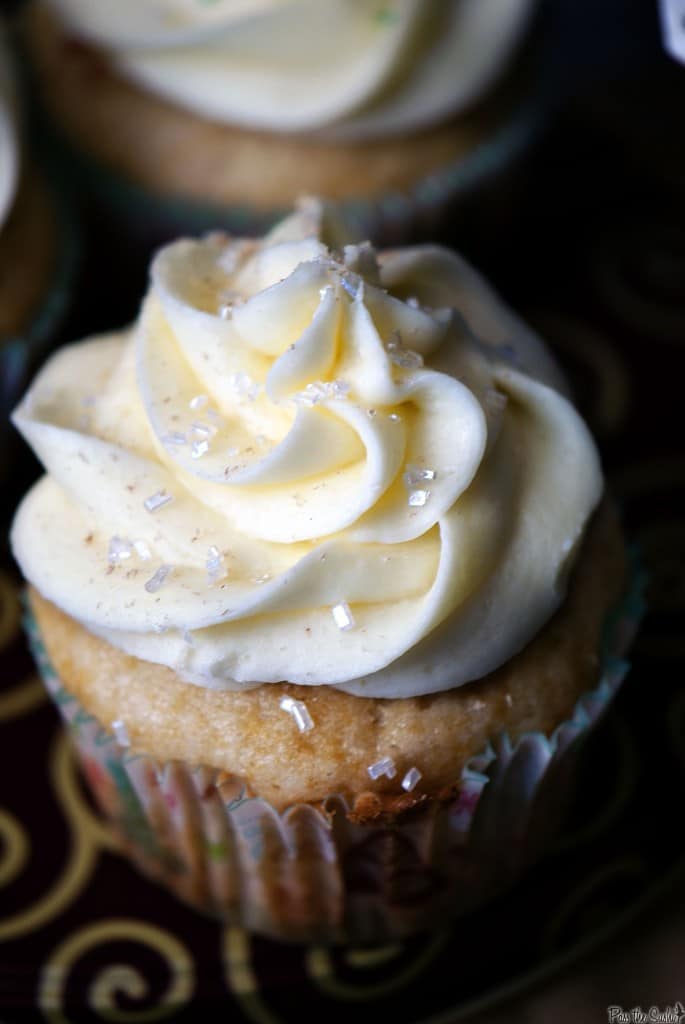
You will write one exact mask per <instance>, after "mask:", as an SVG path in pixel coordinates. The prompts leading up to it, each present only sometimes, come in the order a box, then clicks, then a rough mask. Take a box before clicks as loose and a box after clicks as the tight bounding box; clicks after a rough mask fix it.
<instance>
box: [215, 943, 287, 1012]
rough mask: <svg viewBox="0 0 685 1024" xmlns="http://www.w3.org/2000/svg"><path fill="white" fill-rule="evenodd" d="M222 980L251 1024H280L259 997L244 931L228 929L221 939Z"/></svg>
mask: <svg viewBox="0 0 685 1024" xmlns="http://www.w3.org/2000/svg"><path fill="white" fill-rule="evenodd" d="M222 948H223V962H224V969H225V971H226V980H227V982H228V985H229V987H230V989H231V993H232V995H233V996H234V997H235V998H236V1000H238V1002H239V1003H240V1005H241V1007H242V1009H243V1011H244V1013H245V1016H246V1017H247V1018H248V1019H249V1020H251V1021H254V1022H255V1024H282V1020H281V1018H280V1017H278V1016H277V1015H276V1014H275V1013H273V1011H272V1010H270V1009H269V1007H268V1006H267V1005H266V1003H265V1002H264V1001H263V999H262V997H261V996H260V994H259V981H258V979H257V975H256V974H255V972H254V970H253V967H252V946H251V939H250V936H249V934H248V932H246V931H245V930H244V929H242V928H235V927H228V928H225V929H224V932H223V937H222Z"/></svg>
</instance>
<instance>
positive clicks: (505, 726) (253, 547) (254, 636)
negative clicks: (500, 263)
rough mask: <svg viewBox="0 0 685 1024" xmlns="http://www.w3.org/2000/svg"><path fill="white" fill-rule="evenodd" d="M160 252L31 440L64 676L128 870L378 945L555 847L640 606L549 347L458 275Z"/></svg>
mask: <svg viewBox="0 0 685 1024" xmlns="http://www.w3.org/2000/svg"><path fill="white" fill-rule="evenodd" d="M324 220H325V219H324V218H323V216H322V213H321V208H320V206H318V204H316V203H309V204H307V205H305V206H304V207H303V208H302V209H301V210H300V211H299V212H298V213H296V214H295V215H293V216H292V217H290V218H289V219H287V220H286V221H284V222H283V223H282V224H281V225H279V226H277V227H276V228H275V229H274V230H273V231H272V232H271V233H270V234H269V235H267V236H266V238H265V239H264V240H261V241H254V240H247V239H235V238H232V237H229V236H227V235H224V234H219V233H216V234H213V235H211V236H208V237H206V238H204V239H201V240H199V241H195V240H182V241H178V242H175V243H173V244H172V245H170V246H168V247H166V248H164V249H162V250H161V251H160V252H159V254H158V255H157V257H156V259H155V260H154V262H153V264H152V269H151V278H150V287H149V291H148V294H147V296H146V298H145V300H144V302H143V304H142V309H141V313H140V316H139V318H138V320H137V322H136V323H135V325H134V326H133V327H132V328H131V329H129V330H126V331H124V332H119V333H113V334H110V335H107V336H105V337H99V338H95V339H93V340H89V341H85V342H81V343H80V344H78V345H75V346H72V347H70V348H66V349H63V350H62V351H60V352H59V353H57V354H56V355H55V356H53V358H52V359H51V361H50V362H49V363H48V364H47V365H46V367H45V368H44V369H43V371H42V372H41V373H40V375H39V376H38V378H37V380H36V381H35V383H34V385H33V387H32V388H31V390H30V391H29V393H28V395H27V396H26V398H25V399H24V401H23V402H22V404H21V405H20V406H19V408H18V409H17V410H16V413H15V415H14V422H15V424H16V426H17V428H18V429H19V430H20V431H21V433H22V434H23V436H24V437H25V438H26V440H27V441H28V442H29V444H30V445H31V447H32V448H33V450H34V451H35V452H36V454H37V455H38V457H39V458H40V459H41V461H42V462H43V464H44V466H45V469H46V475H45V476H44V477H43V478H42V479H41V480H40V481H39V482H38V483H37V484H36V485H35V487H34V488H33V490H32V491H31V492H30V493H29V494H28V496H27V497H26V498H25V500H24V502H23V503H22V505H21V507H20V509H19V511H18V513H17V516H16V519H15V522H14V526H13V530H12V545H13V550H14V553H15V556H16V558H17V560H18V562H19V564H20V566H21V568H22V570H23V573H24V575H25V577H26V579H27V580H28V581H29V583H30V591H29V593H30V599H29V606H30V616H29V624H30V629H31V633H32V636H33V640H34V646H35V649H36V652H37V655H38V660H39V663H40V665H41V668H42V670H43V675H44V678H45V680H46V683H47V685H48V687H49V689H50V691H51V692H52V694H53V696H54V697H55V700H56V702H57V704H58V705H59V707H60V710H61V711H62V712H63V714H64V715H65V717H66V719H67V721H68V722H70V724H71V725H72V727H73V731H74V739H75V743H76V747H77V749H78V752H79V754H80V757H81V759H82V761H83V764H84V766H85V768H86V774H87V775H88V778H89V779H91V780H93V783H94V786H95V789H96V793H97V796H98V798H99V800H100V802H101V804H102V806H103V808H104V809H105V811H106V812H107V814H108V815H109V817H110V819H111V820H112V822H113V824H114V826H115V828H116V830H117V832H118V833H119V835H120V836H121V839H122V843H123V845H124V847H125V848H126V849H127V850H128V851H129V852H130V854H131V855H132V856H133V857H134V858H135V860H136V861H137V862H138V863H139V864H140V865H141V866H142V867H143V869H144V870H145V871H147V872H148V873H149V874H150V875H152V876H153V877H155V878H157V879H159V880H161V881H163V882H165V883H166V884H167V885H168V886H169V887H170V888H171V889H172V890H173V891H174V892H176V893H177V894H178V895H180V896H181V897H183V898H184V899H186V900H188V901H190V902H192V903H193V904H195V905H197V906H199V907H201V908H203V909H205V910H207V911H209V912H210V913H213V914H216V915H218V916H220V917H222V918H223V919H225V920H228V921H230V922H234V923H239V924H241V925H244V926H245V927H248V928H250V929H253V930H256V931H258V932H263V933H266V934H270V935H274V936H278V937H281V938H285V939H291V940H292V939H297V940H300V939H302V940H303V939H318V940H322V941H342V940H346V939H353V940H355V941H378V940H381V939H387V938H390V937H395V936H399V935H404V934H407V933H409V932H412V931H415V930H417V929H420V928H424V927H428V926H430V925H431V924H434V923H435V922H436V921H439V920H442V919H443V918H444V917H445V916H446V915H449V914H456V913H460V912H464V911H466V910H468V909H470V908H471V907H473V906H474V905H476V904H477V903H478V902H480V901H482V900H484V899H486V898H488V897H489V896H491V895H492V894H493V893H494V892H496V891H498V890H499V889H500V888H501V887H502V886H504V885H506V884H508V883H510V882H511V880H512V879H513V878H515V877H516V875H517V874H518V873H520V871H521V870H522V869H523V867H524V866H525V865H526V864H528V863H530V861H531V860H532V859H533V858H534V857H535V856H536V855H537V854H538V853H539V850H540V849H541V847H542V846H543V844H544V843H545V842H546V841H547V837H548V834H549V830H550V826H551V823H552V820H553V819H554V818H555V816H557V815H558V813H559V808H560V806H561V803H562V796H563V794H564V793H565V792H566V790H567V789H568V784H569V780H570V779H571V777H572V774H573V772H572V767H573V764H574V763H575V756H574V755H575V752H576V751H577V749H578V746H579V744H580V741H581V740H582V738H583V737H584V736H585V735H586V734H587V733H588V731H589V729H590V727H591V726H592V724H593V723H594V722H595V721H596V719H597V718H598V717H599V716H600V714H601V713H602V711H603V709H604V708H605V707H606V704H607V702H608V701H609V699H610V698H611V696H612V695H613V693H614V692H615V690H616V689H617V687H618V685H619V683H620V680H621V678H622V676H623V673H624V671H625V667H626V666H625V663H624V662H623V661H622V660H621V656H622V654H623V651H624V649H625V645H626V643H627V639H628V637H629V635H630V632H631V629H632V626H633V625H634V620H635V617H636V609H637V605H636V603H635V600H634V594H633V592H632V590H631V585H630V572H629V569H628V567H627V560H626V556H625V551H624V545H623V541H622V538H621V533H620V530H619V528H618V526H617V523H616V518H615V515H614V514H613V512H612V509H611V506H610V504H609V502H608V501H607V499H606V497H605V496H604V489H603V481H602V474H601V470H600V463H599V459H598V455H597V452H596V449H595V447H594V444H593V441H592V439H591V437H590V435H589V433H588V430H587V428H586V426H585V425H584V423H583V421H582V420H581V419H580V417H579V415H578V413H577V412H576V411H575V409H574V407H573V405H572V404H571V402H570V401H569V399H568V397H567V395H566V392H565V383H564V379H563V377H562V375H561V373H560V371H559V369H558V367H557V366H556V365H555V363H554V361H553V360H552V358H551V357H550V355H549V354H548V352H547V351H546V349H545V348H544V346H543V344H542V343H541V342H540V340H539V339H538V338H537V337H536V336H535V335H534V334H532V333H531V332H530V331H529V330H528V329H527V328H526V327H525V326H524V325H523V324H522V323H521V322H520V321H519V320H518V319H517V318H516V316H515V315H514V314H513V313H512V312H510V311H509V310H507V309H506V308H505V307H504V306H503V305H502V304H501V302H500V301H499V300H498V298H497V297H496V296H495V295H494V293H493V292H492V291H491V290H490V289H489V287H488V286H487V285H486V284H485V282H484V281H483V280H482V279H481V278H480V277H479V276H478V274H477V273H476V272H475V271H474V270H472V269H471V268H470V267H469V266H468V265H467V264H466V263H465V262H464V261H462V260H461V259H460V258H459V257H458V256H457V255H455V254H454V253H452V252H449V251H448V250H445V249H441V248H438V247H427V246H426V247H418V248H407V249H397V250H389V251H386V252H380V253H376V251H375V250H374V249H373V248H372V247H371V246H370V245H369V244H362V245H347V246H345V247H344V248H343V249H342V251H338V250H335V249H331V248H330V247H329V246H328V245H327V244H326V236H325V223H324Z"/></svg>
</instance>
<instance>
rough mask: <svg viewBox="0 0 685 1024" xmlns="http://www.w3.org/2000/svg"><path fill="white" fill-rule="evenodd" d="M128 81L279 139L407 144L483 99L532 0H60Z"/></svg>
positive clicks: (517, 37) (67, 18) (516, 37)
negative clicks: (387, 138)
mask: <svg viewBox="0 0 685 1024" xmlns="http://www.w3.org/2000/svg"><path fill="white" fill-rule="evenodd" d="M50 2H51V3H52V4H53V5H54V6H56V7H57V8H58V9H59V11H60V13H61V15H62V17H63V18H64V19H65V21H66V22H67V24H68V25H70V26H71V27H72V28H73V30H74V31H75V32H77V33H79V34H80V35H82V36H83V37H85V38H87V39H89V40H91V41H92V42H95V43H97V44H98V45H100V46H102V47H104V48H105V49H106V50H108V51H109V52H111V53H112V55H113V57H114V59H115V61H116V64H117V66H118V67H119V69H120V70H121V71H122V72H123V73H124V74H125V75H127V76H128V77H130V78H132V79H134V80H136V81H137V82H139V83H141V84H142V85H144V86H145V87H146V88H149V89H150V90H152V91H153V92H156V93H158V94H160V95H161V96H164V97H166V98H168V99H171V100H172V101H174V102H176V103H178V104H180V105H181V106H183V107H186V108H188V109H189V110H192V111H194V112H196V113H198V114H200V115H201V116H203V117H208V118H210V119H214V120H217V121H221V122H228V123H234V124H239V125H243V126H247V127H252V128H263V129H267V130H269V131H284V132H288V131H310V130H320V129H331V128H332V127H334V128H335V134H336V135H340V136H352V137H361V136H373V137H377V136H379V135H382V134H392V133H402V132H406V131H411V130H414V129H416V128H420V127H422V126H425V125H426V124H430V123H434V122H436V121H438V120H440V119H443V118H445V117H447V116H449V115H451V114H453V113H457V112H459V111H461V110H463V109H465V108H466V107H467V106H468V105H469V104H471V103H472V102H474V101H475V100H476V99H478V98H479V97H480V96H481V95H482V93H483V92H484V91H485V90H486V89H487V88H488V87H489V86H490V85H491V84H492V82H493V81H494V79H495V78H496V77H497V76H498V75H499V74H500V73H501V71H502V69H503V68H504V67H505V66H506V64H507V63H508V61H509V60H510V58H511V56H512V54H513V52H514V50H515V49H516V47H517V45H518V43H519V41H520V38H521V36H522V34H523V32H524V30H525V28H526V26H527V24H528V21H529V19H530V15H531V12H532V9H533V7H534V6H535V0H383V2H381V0H326V2H325V3H322V2H321V0H242V2H237V0H214V2H212V3H204V4H203V3H197V0H164V2H160V0H117V2H116V3H112V2H111V0H50Z"/></svg>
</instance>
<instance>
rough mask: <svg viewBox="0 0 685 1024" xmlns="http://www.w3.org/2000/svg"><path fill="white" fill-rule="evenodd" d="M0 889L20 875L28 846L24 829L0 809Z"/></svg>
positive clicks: (11, 816)
mask: <svg viewBox="0 0 685 1024" xmlns="http://www.w3.org/2000/svg"><path fill="white" fill-rule="evenodd" d="M0 838H2V847H3V850H2V857H0V888H1V887H2V886H4V885H9V883H10V882H12V881H14V879H15V878H16V877H17V875H18V874H20V873H21V871H22V869H23V867H24V865H25V864H26V861H27V860H28V855H29V850H30V844H29V841H28V838H27V836H26V832H25V831H24V828H23V827H22V825H21V824H20V822H18V821H17V819H16V818H15V817H14V816H13V815H12V814H10V813H9V811H6V810H4V808H2V807H0Z"/></svg>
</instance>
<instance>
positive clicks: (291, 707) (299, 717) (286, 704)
mask: <svg viewBox="0 0 685 1024" xmlns="http://www.w3.org/2000/svg"><path fill="white" fill-rule="evenodd" d="M280 707H281V710H283V711H287V712H288V714H289V715H292V716H293V718H294V719H295V724H296V725H297V728H298V729H299V730H300V732H310V731H311V730H312V729H313V728H314V722H313V721H312V716H311V715H310V714H309V711H308V710H307V705H306V704H304V703H303V702H302V701H301V700H295V699H294V697H281V701H280Z"/></svg>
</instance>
